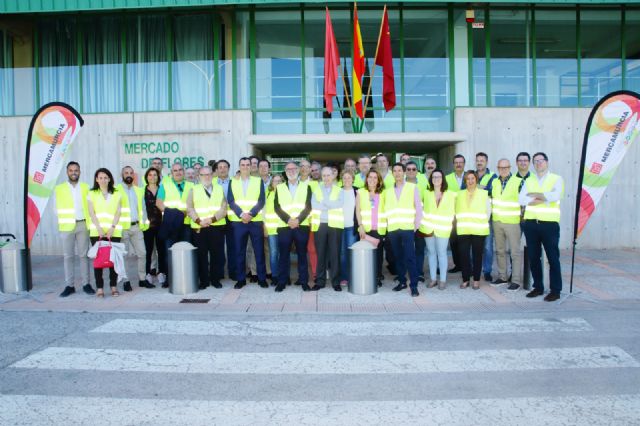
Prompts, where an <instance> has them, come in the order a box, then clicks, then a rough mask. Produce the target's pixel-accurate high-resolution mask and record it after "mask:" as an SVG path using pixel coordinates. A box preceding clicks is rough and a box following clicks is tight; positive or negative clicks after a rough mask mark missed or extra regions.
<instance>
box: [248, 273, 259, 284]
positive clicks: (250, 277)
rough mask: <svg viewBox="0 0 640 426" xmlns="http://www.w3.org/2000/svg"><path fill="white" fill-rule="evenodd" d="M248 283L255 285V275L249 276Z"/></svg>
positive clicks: (256, 280) (256, 279)
mask: <svg viewBox="0 0 640 426" xmlns="http://www.w3.org/2000/svg"><path fill="white" fill-rule="evenodd" d="M249 282H250V283H257V282H258V276H257V275H249Z"/></svg>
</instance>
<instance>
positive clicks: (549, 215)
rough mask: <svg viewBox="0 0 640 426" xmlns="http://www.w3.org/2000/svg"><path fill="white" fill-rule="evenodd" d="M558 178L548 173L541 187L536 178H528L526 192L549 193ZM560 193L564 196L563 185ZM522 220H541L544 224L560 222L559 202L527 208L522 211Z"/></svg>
mask: <svg viewBox="0 0 640 426" xmlns="http://www.w3.org/2000/svg"><path fill="white" fill-rule="evenodd" d="M559 178H560V176H558V175H554V174H553V173H549V174H548V175H547V178H546V179H545V180H544V183H543V184H542V187H541V186H540V184H539V183H538V178H537V176H530V177H529V178H528V179H527V180H526V181H525V186H526V188H527V192H528V193H529V192H549V191H551V190H552V189H553V186H554V185H555V183H556V182H557V181H558V179H559ZM562 193H563V194H564V184H563V187H562ZM524 219H525V220H529V219H534V220H542V221H545V222H558V223H559V222H560V201H555V202H553V203H542V204H538V205H536V206H527V207H526V208H525V211H524Z"/></svg>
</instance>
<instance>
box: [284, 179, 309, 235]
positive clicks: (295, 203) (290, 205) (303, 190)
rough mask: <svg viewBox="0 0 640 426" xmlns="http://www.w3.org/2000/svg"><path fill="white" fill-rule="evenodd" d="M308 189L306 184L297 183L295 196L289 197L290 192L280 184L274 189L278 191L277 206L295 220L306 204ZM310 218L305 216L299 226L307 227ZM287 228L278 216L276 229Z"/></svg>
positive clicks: (285, 186)
mask: <svg viewBox="0 0 640 426" xmlns="http://www.w3.org/2000/svg"><path fill="white" fill-rule="evenodd" d="M308 188H309V185H308V184H307V183H306V182H298V187H297V189H296V193H295V196H294V197H291V191H289V187H288V186H287V184H286V183H281V184H279V185H278V186H277V187H276V191H278V204H280V208H281V209H282V210H284V212H285V213H287V214H288V215H289V216H290V217H291V218H293V219H295V218H297V217H298V216H300V213H302V210H304V208H305V204H306V202H307V191H308ZM310 216H311V215H309V216H307V217H306V218H305V220H304V221H303V222H302V223H301V224H300V225H309V217H310ZM287 226H288V225H287V224H286V223H284V222H283V221H282V220H281V219H280V217H279V216H278V228H285V227H287Z"/></svg>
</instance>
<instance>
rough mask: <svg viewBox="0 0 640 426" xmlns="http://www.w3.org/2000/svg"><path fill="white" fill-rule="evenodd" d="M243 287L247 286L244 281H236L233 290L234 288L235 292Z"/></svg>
mask: <svg viewBox="0 0 640 426" xmlns="http://www.w3.org/2000/svg"><path fill="white" fill-rule="evenodd" d="M245 285H247V282H246V281H245V280H241V281H238V282H237V283H236V285H234V286H233V288H235V289H236V290H239V289H241V288H242V287H244V286H245Z"/></svg>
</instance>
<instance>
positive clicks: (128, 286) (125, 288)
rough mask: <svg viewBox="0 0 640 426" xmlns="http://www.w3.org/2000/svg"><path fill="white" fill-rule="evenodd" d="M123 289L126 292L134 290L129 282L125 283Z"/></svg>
mask: <svg viewBox="0 0 640 426" xmlns="http://www.w3.org/2000/svg"><path fill="white" fill-rule="evenodd" d="M122 289H123V290H124V291H132V290H133V289H132V288H131V283H130V282H129V281H125V282H124V284H123V285H122Z"/></svg>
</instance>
